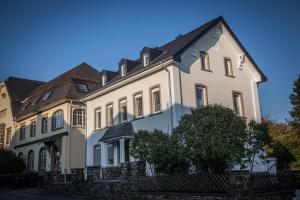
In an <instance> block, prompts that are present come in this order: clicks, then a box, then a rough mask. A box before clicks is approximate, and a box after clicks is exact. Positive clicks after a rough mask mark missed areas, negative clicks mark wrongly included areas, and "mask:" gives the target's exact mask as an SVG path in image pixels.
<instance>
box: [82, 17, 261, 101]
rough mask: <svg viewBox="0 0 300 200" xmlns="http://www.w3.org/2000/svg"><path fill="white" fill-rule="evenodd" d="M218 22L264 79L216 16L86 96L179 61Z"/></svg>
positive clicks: (221, 20) (241, 46) (221, 18)
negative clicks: (159, 52)
mask: <svg viewBox="0 0 300 200" xmlns="http://www.w3.org/2000/svg"><path fill="white" fill-rule="evenodd" d="M219 22H222V23H223V24H224V26H225V27H226V28H227V29H228V30H229V32H230V33H231V34H232V36H233V38H234V39H235V41H236V42H237V43H238V45H239V46H240V48H241V49H242V50H243V51H244V52H245V54H246V55H247V57H248V58H249V60H250V62H251V63H252V64H253V65H254V67H255V68H256V70H257V71H258V72H259V73H260V75H261V78H262V81H266V80H267V77H266V76H265V75H264V74H263V72H262V71H261V70H260V69H259V67H258V66H257V64H256V63H255V61H254V60H253V58H252V57H251V56H250V55H249V53H248V52H247V51H246V49H245V48H244V47H243V45H242V44H241V42H240V41H239V40H238V38H237V37H236V36H235V34H234V33H233V31H232V30H231V28H230V27H229V25H228V24H227V23H226V22H225V20H224V19H223V17H221V16H220V17H217V18H215V19H213V20H211V21H209V22H207V23H206V24H204V25H202V26H200V27H198V28H196V29H194V30H193V31H191V32H188V33H186V34H184V35H180V36H179V37H176V39H174V40H172V41H170V42H168V43H166V44H164V45H162V46H161V47H157V48H154V49H157V50H160V51H161V54H160V55H158V56H157V57H155V59H154V60H152V61H151V62H150V65H149V66H147V67H142V64H141V61H140V59H137V60H136V62H137V63H138V64H137V65H136V66H135V67H133V68H132V70H131V71H129V72H127V74H126V76H125V77H121V76H120V74H118V75H117V76H115V77H114V78H112V79H111V80H109V82H108V83H107V84H106V85H105V86H102V85H100V84H99V85H98V86H97V87H96V88H95V91H92V92H90V93H89V94H88V95H87V96H89V95H92V94H94V93H95V92H97V91H99V90H102V89H103V88H107V87H109V86H110V85H113V84H114V83H116V82H118V81H120V80H123V79H125V78H127V77H129V76H130V75H133V74H136V73H139V72H141V71H144V70H147V69H148V68H151V67H153V66H154V65H155V64H157V63H159V62H161V61H164V60H167V59H171V58H172V59H174V60H177V61H180V55H181V54H182V53H183V52H184V51H185V50H186V49H187V48H188V47H190V46H191V45H192V44H193V43H194V42H195V41H197V40H198V39H200V38H201V37H202V36H203V35H204V34H206V33H207V32H208V31H210V30H211V29H212V28H213V27H215V25H217V24H218V23H219Z"/></svg>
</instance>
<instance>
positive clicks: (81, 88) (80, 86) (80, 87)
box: [77, 83, 89, 92]
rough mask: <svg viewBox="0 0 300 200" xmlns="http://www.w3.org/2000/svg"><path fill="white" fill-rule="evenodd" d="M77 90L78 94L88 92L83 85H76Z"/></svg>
mask: <svg viewBox="0 0 300 200" xmlns="http://www.w3.org/2000/svg"><path fill="white" fill-rule="evenodd" d="M77 89H78V91H79V92H88V91H89V90H88V87H87V85H86V84H85V83H77Z"/></svg>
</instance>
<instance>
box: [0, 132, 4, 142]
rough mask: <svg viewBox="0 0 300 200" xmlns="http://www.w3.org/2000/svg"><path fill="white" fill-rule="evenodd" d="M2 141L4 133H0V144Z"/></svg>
mask: <svg viewBox="0 0 300 200" xmlns="http://www.w3.org/2000/svg"><path fill="white" fill-rule="evenodd" d="M3 143H4V133H0V144H3Z"/></svg>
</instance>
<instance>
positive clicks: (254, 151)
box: [246, 120, 272, 171]
mask: <svg viewBox="0 0 300 200" xmlns="http://www.w3.org/2000/svg"><path fill="white" fill-rule="evenodd" d="M271 141H272V139H271V137H270V135H269V133H268V125H267V124H266V123H265V122H262V123H257V122H256V121H254V120H250V122H249V123H248V128H247V142H246V163H248V164H249V167H250V171H253V167H254V164H255V162H256V159H255V158H259V159H260V160H264V159H265V152H264V148H265V147H266V145H269V144H270V143H271Z"/></svg>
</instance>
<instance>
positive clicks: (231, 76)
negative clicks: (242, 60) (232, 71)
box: [225, 74, 235, 78]
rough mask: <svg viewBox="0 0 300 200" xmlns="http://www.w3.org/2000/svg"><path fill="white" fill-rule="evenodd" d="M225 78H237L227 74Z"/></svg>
mask: <svg viewBox="0 0 300 200" xmlns="http://www.w3.org/2000/svg"><path fill="white" fill-rule="evenodd" d="M225 76H227V77H230V78H235V76H233V75H227V74H225Z"/></svg>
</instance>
